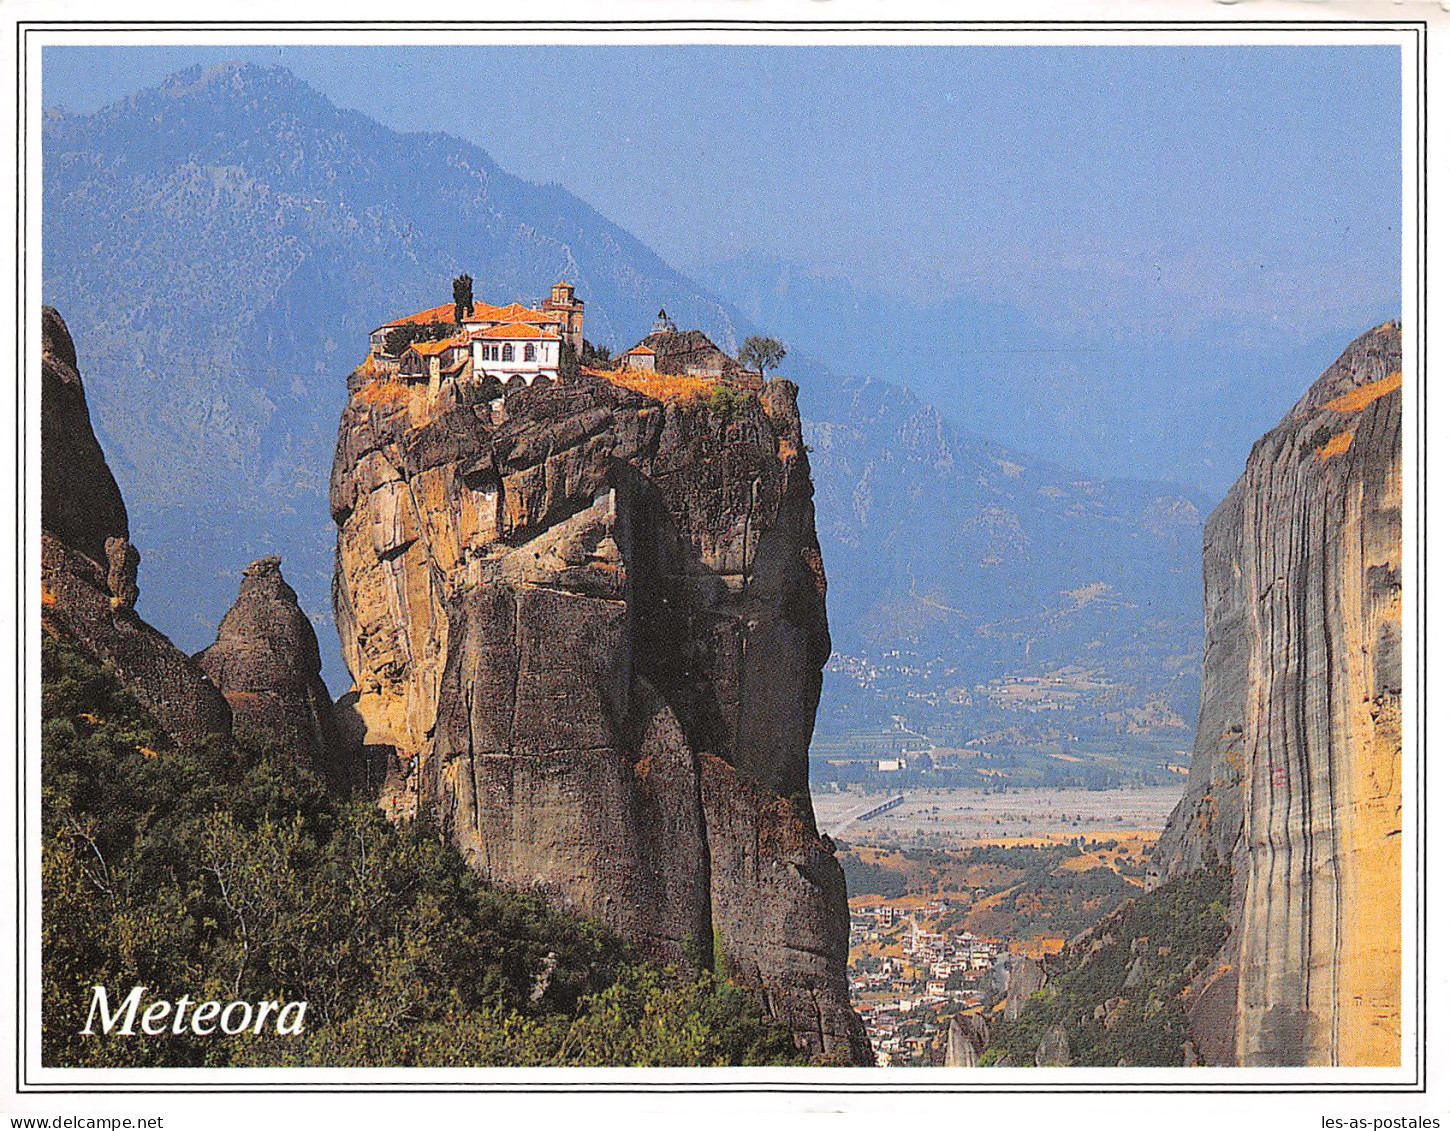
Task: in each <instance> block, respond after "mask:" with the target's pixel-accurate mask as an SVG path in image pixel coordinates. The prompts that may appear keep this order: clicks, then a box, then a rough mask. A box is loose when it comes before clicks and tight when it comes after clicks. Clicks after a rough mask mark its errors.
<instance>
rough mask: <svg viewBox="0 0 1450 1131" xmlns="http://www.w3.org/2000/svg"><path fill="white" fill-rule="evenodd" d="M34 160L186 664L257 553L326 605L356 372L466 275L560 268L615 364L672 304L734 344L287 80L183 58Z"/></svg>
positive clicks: (528, 287)
mask: <svg viewBox="0 0 1450 1131" xmlns="http://www.w3.org/2000/svg"><path fill="white" fill-rule="evenodd" d="M44 168H45V196H44V249H45V252H44V254H45V264H44V294H45V301H46V302H47V303H50V304H51V305H54V306H56V307H58V308H59V309H61V310H63V311H65V313H66V317H67V319H68V320H69V323H70V326H71V329H72V331H73V332H74V334H75V337H76V340H77V341H78V342H81V343H83V344H82V346H81V351H82V354H83V359H82V363H83V364H84V366H85V367H86V371H87V373H89V374H91V375H92V379H91V382H90V387H91V390H92V404H93V406H94V411H95V416H96V420H97V425H98V431H99V432H100V435H101V439H102V442H103V444H104V446H105V448H106V451H107V453H108V455H109V457H110V459H111V461H112V465H113V467H114V468H115V470H116V475H117V478H118V479H119V480H120V482H121V487H122V490H123V491H124V493H125V495H126V497H127V499H128V500H130V502H131V506H132V508H133V514H134V515H135V523H136V526H137V539H136V540H137V542H138V543H139V544H141V545H144V546H146V547H148V554H147V560H146V561H145V562H144V563H143V565H142V571H141V585H142V590H143V592H142V597H141V604H142V607H143V608H144V609H145V610H146V612H147V615H148V616H150V617H151V618H152V619H153V620H154V621H155V622H156V623H157V624H158V626H160V627H161V628H162V629H163V630H164V631H166V632H167V633H168V634H170V635H172V636H173V637H174V638H176V639H177V640H178V641H181V642H182V643H183V644H184V645H185V646H188V647H192V648H197V647H200V646H201V645H202V644H204V643H208V642H209V641H210V638H211V636H212V635H213V634H214V630H215V623H216V620H217V619H218V618H219V617H220V616H221V614H222V613H223V612H224V611H225V610H226V608H227V606H228V605H229V603H230V598H231V593H230V590H231V589H232V587H233V586H234V584H235V582H234V577H235V573H236V569H237V568H238V566H239V565H240V564H243V563H245V562H247V561H250V560H252V559H254V558H256V557H258V556H259V555H260V554H262V553H265V552H267V551H272V550H279V551H281V552H282V553H283V555H284V557H285V559H286V566H287V572H288V576H289V577H291V578H293V579H294V584H296V585H297V588H298V590H299V592H300V594H301V596H302V599H303V604H304V607H306V608H308V609H309V610H311V611H312V612H313V614H314V616H316V615H317V614H318V613H320V612H321V611H322V610H324V609H326V608H327V606H328V600H327V594H328V590H329V586H330V584H331V576H332V529H331V523H330V522H329V520H328V517H327V506H326V481H327V472H328V467H329V465H330V464H331V460H332V444H333V439H334V436H335V433H336V429H337V419H338V414H339V412H340V411H341V408H342V404H343V401H344V399H345V390H344V388H343V378H344V377H345V375H346V374H347V372H348V371H349V370H351V368H352V367H353V366H354V365H356V364H357V362H358V361H360V360H361V357H362V354H363V352H364V351H365V350H366V335H367V332H368V331H369V330H370V329H371V328H372V327H373V326H375V325H377V324H378V323H380V322H383V321H385V320H387V319H388V318H391V317H395V316H396V315H398V314H401V313H406V312H409V311H412V310H415V309H421V308H423V307H426V306H432V305H436V304H437V303H439V302H445V301H448V300H449V299H450V298H451V291H450V280H451V279H452V277H453V276H454V275H455V274H458V273H459V272H462V271H468V272H469V273H471V274H472V275H473V276H474V278H475V279H476V280H477V284H476V286H477V291H478V294H479V296H480V297H481V298H488V299H491V300H494V301H508V300H511V299H527V300H531V301H537V300H538V298H539V297H540V296H541V295H543V294H544V293H546V291H547V288H548V286H549V285H550V284H551V283H553V282H555V281H556V280H558V279H559V278H568V279H570V280H571V281H574V282H575V283H576V284H577V286H578V290H579V294H580V296H581V297H582V298H583V299H584V300H585V302H586V303H587V304H588V308H587V332H588V334H589V336H590V339H591V340H593V341H596V342H602V343H605V344H608V345H610V346H612V347H614V348H619V347H620V346H621V345H629V344H630V343H632V342H633V341H634V340H635V339H636V338H637V337H639V336H642V335H643V333H644V332H645V331H646V330H647V329H648V326H649V320H650V318H651V316H652V315H653V314H654V312H655V311H657V310H658V309H659V307H660V306H665V307H667V308H668V309H669V310H670V312H671V314H672V315H674V316H675V317H676V318H677V319H678V320H679V321H680V322H681V324H684V325H691V326H699V327H701V328H703V329H705V330H706V331H707V332H708V333H709V334H711V335H712V337H714V338H715V339H716V340H717V341H718V342H720V344H721V345H722V346H725V347H726V348H729V349H732V350H733V348H734V346H735V342H736V338H737V336H738V335H737V329H736V327H737V318H736V316H735V315H734V314H733V313H732V312H730V311H729V310H727V309H726V308H725V307H724V306H723V305H722V304H721V303H719V302H718V301H715V300H713V299H711V298H709V297H708V296H706V295H704V294H702V293H701V292H700V290H699V288H698V287H696V286H695V285H694V284H693V283H691V282H690V281H689V280H687V279H685V278H683V277H682V276H680V275H679V274H678V273H676V272H675V271H673V270H672V269H671V268H670V267H668V266H667V265H666V264H665V263H664V262H663V261H662V260H660V258H659V257H658V256H656V255H655V254H654V253H653V252H652V251H650V250H649V249H648V248H647V247H645V246H644V245H643V244H641V243H640V242H639V241H638V240H636V239H635V238H634V237H633V236H631V235H630V234H629V233H628V232H625V231H623V230H622V229H620V228H618V227H616V226H615V225H613V224H611V223H609V222H608V221H607V220H605V219H604V218H603V217H602V216H600V215H599V214H598V213H596V212H595V211H594V210H593V209H591V208H589V207H588V206H587V205H586V204H584V203H583V202H582V201H580V200H578V199H577V198H576V197H574V196H571V195H570V194H569V193H567V192H565V191H564V190H562V189H560V188H558V187H556V186H540V185H533V184H528V183H526V182H523V181H520V180H518V179H517V178H515V177H511V176H509V175H508V174H507V173H505V172H504V171H502V170H501V169H499V167H498V166H497V165H496V164H494V162H493V160H492V159H491V158H490V157H489V156H488V154H487V153H485V152H483V151H482V150H480V149H478V148H476V147H475V146H472V145H469V144H467V143H465V142H461V141H458V140H456V139H453V138H450V137H447V136H445V135H442V134H398V133H395V132H393V131H391V130H388V129H386V128H384V127H383V126H381V125H379V124H378V123H376V122H374V121H372V120H370V119H368V118H366V117H364V116H363V115H361V114H357V113H353V112H350V111H345V110H340V109H338V108H337V107H335V106H333V105H332V104H331V103H330V102H329V101H328V100H327V99H325V98H324V97H322V96H321V95H320V94H318V93H317V92H316V91H314V90H312V88H310V87H308V86H307V85H306V84H304V83H302V82H300V81H299V80H297V79H296V78H294V77H293V76H292V74H291V73H290V72H288V71H286V70H284V69H281V68H262V67H256V66H241V65H234V66H224V67H217V68H211V69H208V70H205V71H203V70H201V69H200V68H195V69H192V70H189V71H186V72H183V73H181V74H178V75H175V76H173V77H171V78H170V79H168V80H167V81H166V82H165V83H163V84H162V85H161V86H160V87H159V88H157V89H154V90H147V91H142V92H140V93H139V94H136V95H134V96H132V97H130V98H128V99H126V100H125V101H123V102H121V103H118V104H116V105H114V106H111V107H109V108H107V109H104V110H101V111H99V112H97V113H95V114H92V115H88V116H84V117H75V116H66V115H58V114H52V115H50V116H49V117H48V118H47V120H46V123H45V135H44ZM161 594H164V600H162V599H160V598H161ZM327 635H328V636H330V635H331V633H330V632H329V633H328V634H327ZM329 675H330V677H331V678H332V680H333V682H334V683H336V682H337V679H338V677H339V675H340V669H339V667H338V665H337V663H336V661H335V659H334V661H333V663H332V665H331V670H330V672H329Z"/></svg>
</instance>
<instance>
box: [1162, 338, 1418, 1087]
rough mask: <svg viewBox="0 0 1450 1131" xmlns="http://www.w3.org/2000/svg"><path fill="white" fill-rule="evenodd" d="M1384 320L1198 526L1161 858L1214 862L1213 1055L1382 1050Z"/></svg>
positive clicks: (1392, 620) (1391, 415)
mask: <svg viewBox="0 0 1450 1131" xmlns="http://www.w3.org/2000/svg"><path fill="white" fill-rule="evenodd" d="M1400 401H1401V396H1400V332H1399V327H1398V326H1397V325H1395V324H1386V325H1384V326H1380V327H1377V328H1376V329H1374V330H1372V331H1370V332H1369V333H1367V334H1365V335H1363V336H1362V337H1360V338H1359V339H1358V340H1356V341H1355V342H1354V343H1353V344H1352V345H1351V346H1350V347H1349V348H1348V349H1347V350H1345V352H1344V354H1343V355H1342V356H1341V357H1340V358H1339V360H1338V361H1337V362H1335V364H1334V365H1333V366H1331V367H1330V369H1329V370H1327V371H1326V372H1325V373H1324V375H1323V376H1322V377H1320V379H1319V380H1318V381H1317V382H1315V384H1314V385H1313V387H1312V388H1311V389H1310V390H1309V392H1308V393H1307V394H1305V396H1304V397H1303V398H1302V399H1301V400H1300V401H1299V403H1298V404H1296V405H1295V406H1294V408H1293V409H1292V410H1291V411H1290V413H1289V414H1288V415H1287V416H1286V417H1285V418H1284V419H1283V420H1282V421H1281V422H1280V423H1279V425H1278V426H1277V427H1276V428H1275V429H1274V430H1273V431H1271V432H1270V433H1268V434H1267V435H1266V436H1264V437H1263V439H1261V440H1260V441H1259V442H1258V443H1257V444H1256V445H1255V446H1254V449H1253V452H1252V454H1251V455H1250V456H1249V460H1248V465H1247V467H1246V469H1245V471H1244V474H1243V476H1242V477H1241V478H1240V479H1239V481H1238V482H1237V483H1236V484H1235V485H1234V487H1233V489H1232V490H1231V491H1230V492H1229V494H1228V497H1227V498H1226V499H1225V500H1224V501H1223V503H1222V504H1221V505H1220V506H1219V507H1218V509H1217V510H1215V511H1214V513H1213V515H1212V516H1211V517H1210V518H1209V520H1208V525H1207V527H1206V529H1205V533H1204V566H1203V574H1204V601H1205V622H1206V630H1207V640H1206V646H1205V652H1204V665H1203V691H1202V700H1201V707H1200V713H1199V723H1198V734H1197V740H1196V743H1195V748H1194V756H1193V764H1192V767H1191V770H1190V774H1189V782H1188V787H1187V791H1186V794H1185V796H1184V799H1183V801H1182V802H1181V803H1180V804H1179V805H1178V807H1177V809H1175V810H1174V813H1173V815H1172V816H1171V818H1170V819H1169V823H1168V827H1167V829H1166V831H1165V832H1164V834H1163V837H1162V839H1161V841H1160V843H1159V847H1158V855H1157V861H1156V863H1157V868H1158V871H1159V874H1160V875H1177V874H1182V873H1185V872H1188V871H1191V870H1193V869H1196V868H1198V867H1201V866H1203V865H1205V864H1207V863H1213V862H1223V863H1228V864H1230V865H1231V866H1232V868H1233V873H1234V899H1233V903H1234V906H1233V908H1232V910H1231V920H1232V923H1233V928H1234V929H1233V931H1232V933H1231V934H1230V936H1229V939H1228V942H1227V943H1226V944H1225V948H1224V951H1223V953H1222V954H1221V956H1220V960H1219V962H1218V964H1217V969H1216V972H1215V973H1214V976H1213V977H1212V978H1211V979H1209V980H1208V982H1207V984H1206V986H1205V994H1204V996H1203V999H1202V1001H1201V1002H1200V1003H1199V1004H1197V1005H1195V1006H1194V1008H1193V1010H1192V1011H1191V1013H1190V1018H1191V1020H1192V1023H1193V1027H1194V1039H1195V1045H1196V1046H1197V1047H1198V1049H1199V1051H1200V1054H1201V1055H1202V1056H1203V1057H1204V1058H1205V1059H1207V1060H1209V1061H1210V1062H1218V1063H1224V1062H1228V1063H1241V1064H1245V1065H1304V1064H1309V1065H1365V1066H1368V1065H1392V1064H1398V1063H1399V1060H1400V1027H1399V1022H1400V1018H1399V997H1400V934H1399V922H1400V840H1399V834H1400V829H1401V826H1400V819H1401V817H1400V742H1401V738H1400V711H1401V703H1400V694H1401V691H1400V687H1401V681H1400V584H1401V582H1400V547H1401V530H1400V505H1401V455H1400V409H1401V404H1400Z"/></svg>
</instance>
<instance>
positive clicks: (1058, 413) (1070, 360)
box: [694, 218, 1393, 498]
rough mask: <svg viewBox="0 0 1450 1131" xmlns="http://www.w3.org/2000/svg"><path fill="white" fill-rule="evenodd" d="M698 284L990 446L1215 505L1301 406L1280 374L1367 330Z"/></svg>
mask: <svg viewBox="0 0 1450 1131" xmlns="http://www.w3.org/2000/svg"><path fill="white" fill-rule="evenodd" d="M964 222H970V218H965V219H964ZM1042 272H1043V275H1044V280H1045V286H1046V290H1045V292H1044V293H1045V294H1046V293H1052V290H1053V287H1056V288H1059V289H1060V288H1062V287H1063V286H1064V280H1065V279H1066V278H1069V277H1070V273H1069V272H1067V270H1066V269H1064V272H1063V274H1062V276H1061V277H1057V276H1056V275H1055V274H1054V267H1053V266H1052V265H1051V264H1044V265H1043V267H1042ZM1049 275H1053V277H1052V279H1051V280H1050V281H1048V280H1047V277H1048V276H1049ZM694 277H695V278H698V279H699V280H700V281H701V282H702V283H704V284H705V285H706V286H708V287H710V288H711V290H713V291H714V292H716V293H717V294H719V295H721V296H722V297H723V298H724V299H725V300H726V301H728V302H730V303H733V304H734V306H735V307H736V308H738V309H739V310H741V311H743V312H744V314H745V315H746V316H747V317H748V318H750V319H751V320H753V321H755V322H757V323H759V324H760V325H763V326H768V327H770V330H771V332H772V333H774V334H776V335H777V336H779V337H781V338H783V339H784V340H785V341H786V342H787V343H788V344H789V345H790V346H791V347H792V348H793V349H795V350H796V351H797V352H803V353H808V354H810V355H811V356H813V357H815V358H817V359H819V360H820V361H821V363H822V364H824V365H826V366H828V367H829V368H831V369H833V370H835V371H836V372H838V373H849V374H853V375H858V376H873V377H878V378H884V379H886V380H888V381H892V382H894V383H896V384H900V385H906V386H907V387H908V388H911V389H913V390H914V391H915V392H916V393H917V394H918V395H919V396H921V397H922V398H923V399H924V400H926V401H929V402H930V403H931V404H933V405H935V406H936V407H937V408H939V409H940V410H941V411H942V413H943V414H944V415H945V416H947V418H948V419H951V420H954V421H957V422H959V423H962V424H965V425H967V426H968V427H970V428H971V429H972V430H973V431H974V432H977V433H978V434H980V435H984V436H991V437H992V438H993V439H995V440H997V441H998V442H1000V443H1003V444H1006V445H1008V446H1009V447H1014V448H1020V449H1023V450H1026V451H1029V452H1037V453H1039V455H1047V456H1048V457H1049V458H1051V459H1053V460H1056V461H1058V462H1060V463H1062V464H1063V465H1065V466H1068V467H1077V468H1085V469H1090V470H1091V473H1092V474H1094V475H1097V476H1125V475H1126V476H1135V477H1136V476H1141V477H1144V478H1149V479H1165V480H1170V481H1172V482H1175V483H1179V484H1184V485H1187V487H1188V488H1190V489H1198V490H1201V491H1204V492H1207V493H1208V494H1210V495H1212V496H1214V497H1215V498H1217V497H1218V496H1220V495H1222V493H1223V492H1224V491H1225V490H1227V489H1228V486H1229V484H1230V483H1232V482H1233V480H1234V478H1235V477H1236V476H1237V475H1238V474H1239V472H1240V471H1242V470H1243V457H1244V453H1245V452H1246V451H1248V449H1249V447H1250V446H1251V445H1252V444H1253V441H1254V440H1255V439H1256V438H1257V437H1258V436H1259V435H1260V433H1262V432H1263V431H1264V430H1265V429H1267V428H1269V427H1271V426H1272V425H1273V423H1274V421H1275V420H1276V419H1277V418H1278V406H1279V405H1281V404H1286V403H1288V402H1290V401H1292V400H1293V399H1294V397H1296V396H1297V395H1298V392H1299V390H1298V389H1296V388H1295V387H1294V385H1293V383H1292V382H1290V381H1288V380H1287V378H1286V377H1285V374H1288V373H1298V372H1315V371H1317V370H1319V369H1322V368H1323V367H1324V366H1325V365H1327V364H1328V363H1329V362H1330V361H1331V360H1332V359H1333V358H1334V357H1335V356H1336V354H1337V353H1338V352H1339V349H1340V347H1341V346H1342V344H1343V342H1344V340H1345V338H1346V337H1348V336H1349V335H1350V334H1351V333H1353V332H1355V331H1356V330H1357V329H1358V328H1359V327H1358V323H1355V324H1350V325H1345V326H1343V327H1336V328H1335V329H1333V330H1331V331H1329V332H1326V333H1323V334H1320V335H1318V336H1317V337H1310V338H1300V337H1298V336H1296V335H1295V334H1293V333H1290V332H1288V331H1285V332H1284V333H1282V334H1278V335H1275V334H1273V333H1266V332H1265V331H1264V329H1263V328H1262V327H1260V326H1253V325H1234V324H1231V323H1229V322H1226V321H1224V320H1223V319H1218V318H1214V317H1210V316H1208V315H1207V314H1205V315H1204V316H1203V317H1202V318H1200V319H1194V318H1193V316H1192V313H1191V312H1187V313H1185V314H1184V316H1183V317H1184V325H1183V326H1182V327H1180V329H1179V330H1178V331H1177V332H1174V333H1170V332H1169V331H1168V330H1167V329H1166V328H1165V327H1161V326H1157V325H1155V324H1153V323H1152V320H1151V316H1150V315H1149V314H1148V312H1146V311H1145V312H1140V314H1141V317H1142V318H1143V319H1144V320H1145V321H1144V324H1143V325H1134V324H1133V323H1132V320H1131V318H1130V319H1129V320H1128V321H1127V323H1126V324H1125V323H1124V320H1123V319H1122V318H1103V319H1100V320H1095V319H1091V318H1085V317H1071V318H1068V317H1064V316H1063V312H1061V311H1059V310H1057V309H1055V307H1054V306H1053V304H1052V303H1051V302H1050V301H1048V300H1047V299H1045V298H1043V299H1040V300H1039V301H1038V304H1037V306H1035V307H1029V306H1027V305H1025V304H1018V303H1016V302H1014V300H1009V299H1008V298H1007V297H1006V296H994V295H993V294H992V292H991V290H990V283H989V282H985V281H984V282H983V283H982V284H981V288H982V290H981V293H983V294H985V295H986V296H987V297H986V298H981V297H976V296H974V295H973V293H972V291H971V290H970V289H969V288H967V287H966V286H965V285H962V284H959V285H958V286H957V287H956V288H948V289H946V290H944V291H941V292H938V293H933V294H928V295H923V296H921V297H920V298H919V299H917V300H916V301H906V300H904V299H903V298H901V297H898V296H890V295H883V294H878V293H874V292H873V291H871V290H870V289H868V288H866V287H864V286H862V285H860V284H859V283H857V282H855V281H852V280H844V279H838V278H834V277H832V276H829V275H825V274H822V273H820V272H816V271H812V270H809V269H807V268H805V267H802V266H800V265H799V264H795V263H791V262H789V261H787V260H784V259H780V258H778V257H775V256H771V255H762V254H759V253H757V252H745V253H743V254H740V255H736V256H733V257H731V258H729V259H726V260H723V261H720V262H716V263H712V264H709V265H706V266H704V267H701V268H699V269H698V270H696V271H694ZM984 279H990V273H984ZM1085 301H1090V299H1089V298H1087V297H1085ZM1390 313H1393V311H1386V312H1385V314H1382V315H1380V317H1384V316H1385V315H1387V314H1390Z"/></svg>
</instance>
